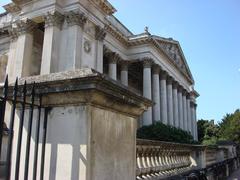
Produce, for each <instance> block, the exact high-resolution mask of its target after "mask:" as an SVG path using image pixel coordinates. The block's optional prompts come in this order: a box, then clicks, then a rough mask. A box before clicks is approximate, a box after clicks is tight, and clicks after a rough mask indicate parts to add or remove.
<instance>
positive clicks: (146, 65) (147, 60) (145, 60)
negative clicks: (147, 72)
mask: <svg viewBox="0 0 240 180" xmlns="http://www.w3.org/2000/svg"><path fill="white" fill-rule="evenodd" d="M142 62H143V67H144V68H151V67H152V65H153V60H152V59H151V58H148V57H146V58H143V59H142Z"/></svg>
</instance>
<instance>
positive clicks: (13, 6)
mask: <svg viewBox="0 0 240 180" xmlns="http://www.w3.org/2000/svg"><path fill="white" fill-rule="evenodd" d="M3 7H4V9H5V10H6V11H7V12H9V13H16V12H19V11H21V8H20V7H19V6H18V5H16V4H15V3H9V4H7V5H5V6H3Z"/></svg>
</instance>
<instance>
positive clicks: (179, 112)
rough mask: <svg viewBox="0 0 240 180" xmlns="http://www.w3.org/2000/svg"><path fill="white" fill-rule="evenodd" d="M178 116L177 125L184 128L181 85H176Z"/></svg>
mask: <svg viewBox="0 0 240 180" xmlns="http://www.w3.org/2000/svg"><path fill="white" fill-rule="evenodd" d="M178 117H179V127H180V128H181V129H184V126H183V96H182V87H181V86H179V87H178Z"/></svg>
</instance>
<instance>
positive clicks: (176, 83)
mask: <svg viewBox="0 0 240 180" xmlns="http://www.w3.org/2000/svg"><path fill="white" fill-rule="evenodd" d="M178 86H179V83H178V82H177V81H175V80H173V88H174V89H178Z"/></svg>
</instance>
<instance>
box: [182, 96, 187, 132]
mask: <svg viewBox="0 0 240 180" xmlns="http://www.w3.org/2000/svg"><path fill="white" fill-rule="evenodd" d="M183 129H184V130H185V131H187V97H186V92H185V91H183Z"/></svg>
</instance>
